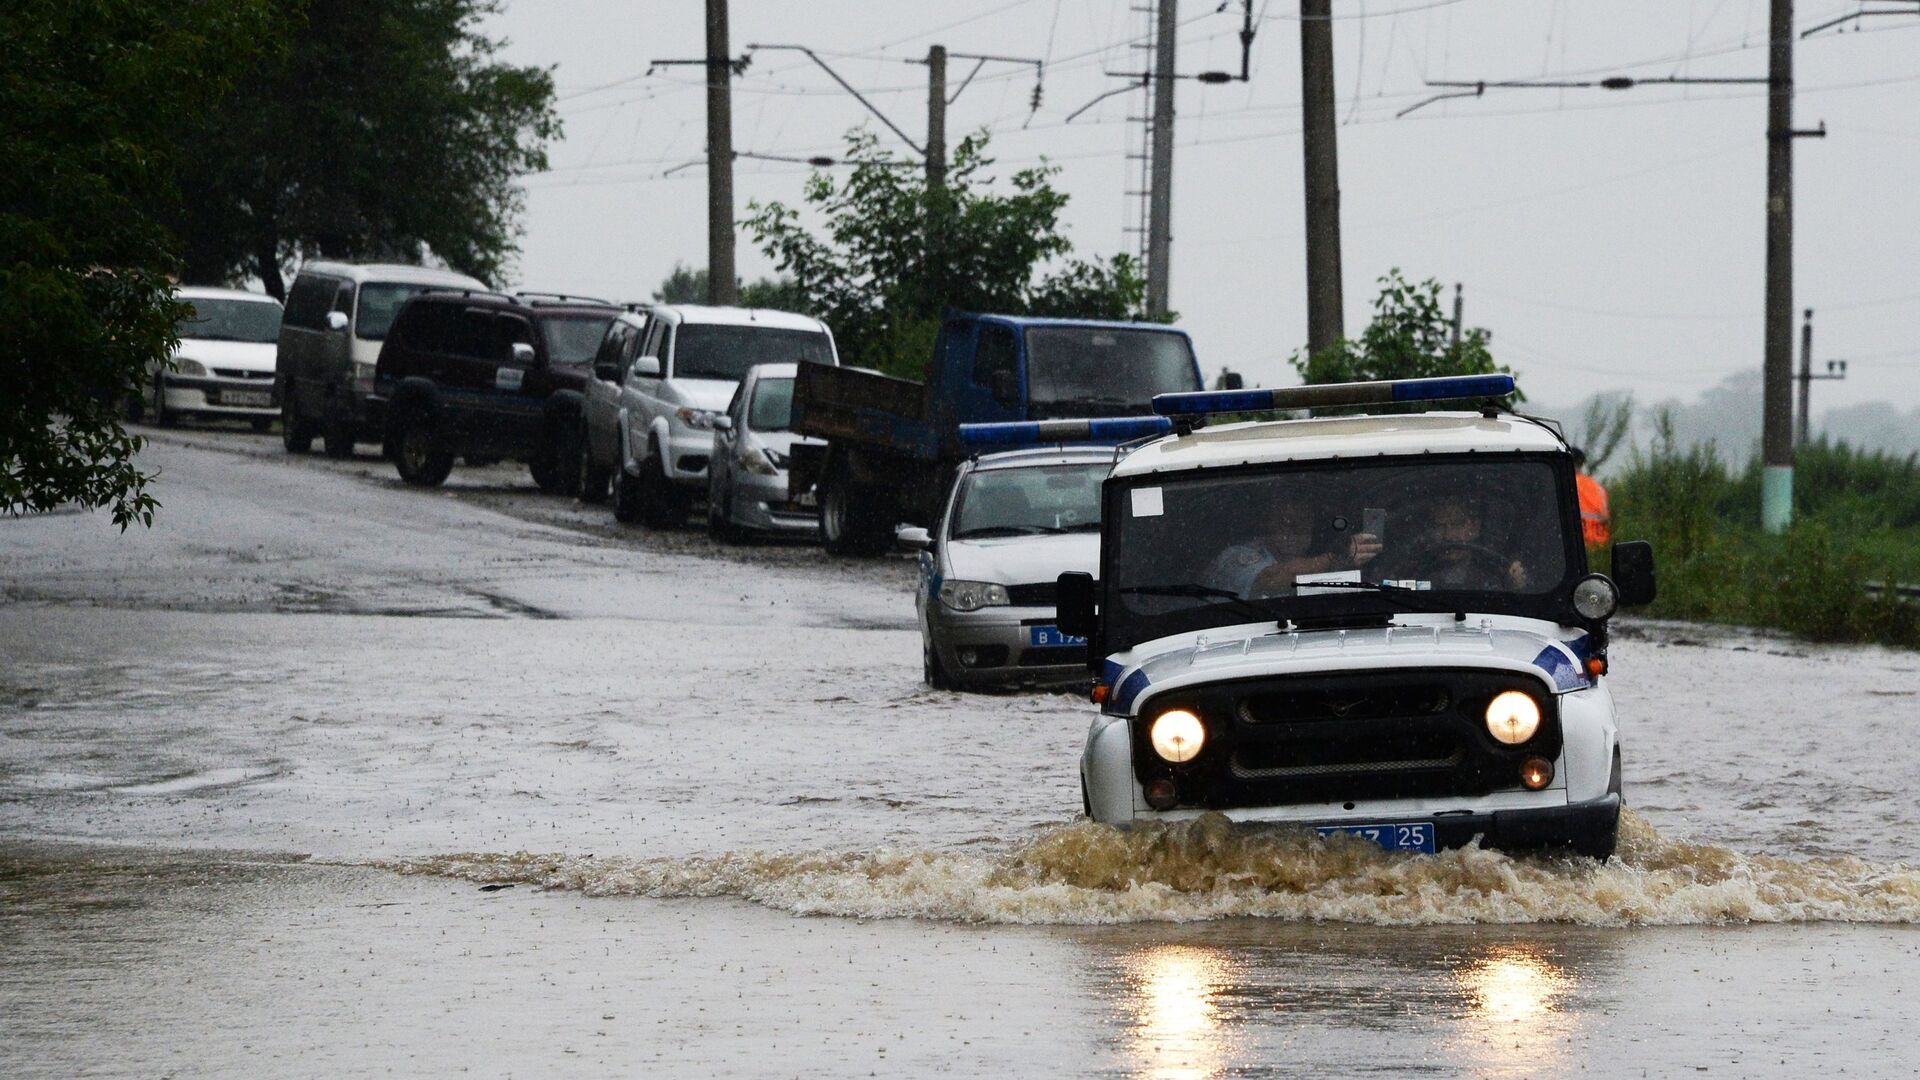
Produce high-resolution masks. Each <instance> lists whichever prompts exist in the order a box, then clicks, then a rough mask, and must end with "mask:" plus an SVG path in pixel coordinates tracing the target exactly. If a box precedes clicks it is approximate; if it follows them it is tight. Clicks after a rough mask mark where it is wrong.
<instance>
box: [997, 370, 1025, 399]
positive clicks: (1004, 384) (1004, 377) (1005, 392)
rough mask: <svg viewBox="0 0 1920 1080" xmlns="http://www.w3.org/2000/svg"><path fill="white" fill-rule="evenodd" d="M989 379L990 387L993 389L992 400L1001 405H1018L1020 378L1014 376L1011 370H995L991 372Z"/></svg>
mask: <svg viewBox="0 0 1920 1080" xmlns="http://www.w3.org/2000/svg"><path fill="white" fill-rule="evenodd" d="M990 381H991V384H992V385H991V389H992V390H993V400H995V401H997V402H999V403H1001V404H1002V405H1018V404H1019V403H1020V380H1019V379H1018V378H1016V377H1014V374H1013V372H1011V371H996V372H994V373H993V377H992V379H991V380H990Z"/></svg>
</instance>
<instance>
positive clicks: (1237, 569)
mask: <svg viewBox="0 0 1920 1080" xmlns="http://www.w3.org/2000/svg"><path fill="white" fill-rule="evenodd" d="M1316 517H1317V514H1316V513H1315V509H1314V504H1313V501H1312V500H1311V499H1310V498H1308V497H1307V496H1305V495H1302V494H1300V493H1298V492H1287V493H1285V494H1283V495H1282V496H1281V497H1279V498H1277V499H1276V500H1275V501H1274V502H1273V504H1272V506H1271V507H1270V508H1269V509H1268V513H1267V520H1266V523H1265V525H1264V528H1263V529H1262V531H1261V534H1260V535H1259V536H1258V537H1257V538H1255V539H1252V540H1248V541H1245V542H1243V543H1239V544H1235V545H1233V546H1232V547H1229V548H1227V549H1226V550H1225V551H1222V552H1221V553H1220V554H1219V556H1218V557H1216V558H1215V559H1214V560H1213V563H1212V565H1210V566H1209V567H1208V568H1207V580H1208V582H1210V583H1211V584H1213V585H1214V586H1215V587H1217V588H1221V589H1228V590H1231V591H1232V592H1233V593H1234V594H1235V595H1236V596H1240V597H1243V598H1246V599H1259V598H1263V597H1271V596H1292V595H1293V579H1294V578H1295V577H1297V576H1299V575H1301V574H1324V573H1329V572H1331V571H1335V570H1357V569H1359V568H1360V567H1361V566H1364V565H1365V564H1367V563H1368V562H1371V561H1372V560H1373V559H1374V557H1375V556H1377V555H1379V554H1380V538H1379V537H1377V536H1375V535H1374V534H1372V533H1367V532H1356V533H1352V534H1350V535H1347V536H1345V537H1342V538H1340V539H1338V540H1336V541H1335V542H1334V544H1333V548H1332V550H1324V549H1323V550H1319V551H1316V550H1315V547H1316V544H1315V542H1314V541H1315V537H1314V521H1315V519H1316Z"/></svg>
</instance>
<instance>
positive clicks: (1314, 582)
mask: <svg viewBox="0 0 1920 1080" xmlns="http://www.w3.org/2000/svg"><path fill="white" fill-rule="evenodd" d="M1116 498H1117V499H1118V500H1119V501H1118V502H1117V503H1116V504H1115V509H1114V512H1113V514H1114V519H1115V520H1114V521H1113V522H1112V525H1111V527H1110V529H1109V531H1108V534H1107V543H1108V551H1109V556H1110V558H1111V566H1110V567H1109V569H1108V577H1109V580H1108V581H1107V583H1106V586H1105V587H1106V589H1107V592H1108V603H1107V606H1106V607H1105V609H1104V610H1105V611H1106V612H1107V613H1108V625H1109V628H1110V635H1109V636H1110V642H1111V643H1112V647H1114V648H1115V649H1119V648H1128V647H1131V645H1132V644H1134V643H1138V642H1140V641H1145V640H1150V639H1152V638H1155V637H1160V636H1163V635H1165V634H1168V633H1180V632H1184V631H1187V630H1193V629H1200V628H1204V627H1206V626H1209V625H1226V624H1232V623H1244V622H1248V621H1252V618H1251V617H1250V612H1251V613H1252V615H1253V616H1256V617H1258V618H1262V619H1275V620H1279V619H1288V618H1301V617H1308V618H1317V617H1322V616H1328V615H1339V614H1341V613H1344V612H1364V613H1375V614H1377V613H1382V612H1393V611H1439V610H1445V611H1458V610H1475V611H1506V612H1513V613H1517V614H1529V613H1531V614H1535V615H1539V616H1540V617H1551V615H1552V614H1554V613H1555V612H1557V611H1558V610H1559V603H1560V597H1561V596H1562V595H1563V594H1564V592H1565V590H1566V588H1567V586H1568V584H1569V581H1568V579H1569V577H1570V575H1571V574H1572V573H1573V572H1574V571H1575V570H1576V569H1577V564H1576V560H1577V559H1578V555H1577V554H1576V553H1577V550H1578V549H1577V548H1575V547H1573V546H1572V545H1571V543H1570V539H1569V530H1568V528H1567V511H1568V503H1567V499H1566V498H1564V497H1563V492H1562V491H1561V487H1560V483H1559V480H1558V474H1557V473H1556V471H1555V468H1554V465H1553V464H1552V463H1551V462H1550V461H1548V460H1546V459H1544V458H1533V459H1525V458H1504V459H1502V460H1488V459H1484V458H1483V459H1476V460H1445V459H1440V460H1433V459H1425V460H1421V461H1419V462H1412V463H1409V462H1407V461H1405V460H1404V459H1403V460H1401V461H1399V462H1394V461H1383V462H1372V463H1365V464H1348V463H1344V462H1341V463H1336V464H1327V463H1312V464H1307V465H1295V466H1282V467H1276V468H1270V469H1263V470H1259V471H1244V472H1242V471H1236V472H1221V473H1213V474H1208V473H1198V472H1196V473H1191V474H1188V475H1186V476H1181V477H1173V476H1153V477H1144V478H1141V479H1140V480H1137V481H1135V482H1134V483H1133V484H1131V485H1129V486H1128V487H1127V488H1125V489H1122V490H1121V491H1119V492H1117V493H1116ZM1573 532H1574V534H1577V529H1576V530H1573Z"/></svg>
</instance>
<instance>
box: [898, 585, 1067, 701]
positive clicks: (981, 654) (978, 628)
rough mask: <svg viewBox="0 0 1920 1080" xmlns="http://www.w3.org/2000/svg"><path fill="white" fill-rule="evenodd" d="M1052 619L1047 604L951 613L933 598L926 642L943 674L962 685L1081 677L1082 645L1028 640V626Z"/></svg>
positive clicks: (1050, 622)
mask: <svg viewBox="0 0 1920 1080" xmlns="http://www.w3.org/2000/svg"><path fill="white" fill-rule="evenodd" d="M1053 620H1054V609H1052V608H1044V607H990V608H982V609H980V610H979V611H954V610H952V609H951V608H948V607H947V606H946V605H945V604H942V603H941V602H940V601H939V600H937V599H935V600H931V601H929V603H928V616H927V626H928V630H929V631H930V633H931V635H932V641H931V642H930V644H931V646H932V648H933V650H934V652H935V653H936V654H937V655H938V656H939V657H940V662H941V664H942V665H943V666H945V667H946V669H947V671H948V673H950V674H951V675H952V676H953V678H954V679H955V681H957V682H959V683H961V684H962V685H966V686H989V685H1011V684H1018V683H1043V684H1048V685H1061V684H1066V683H1072V682H1084V681H1086V680H1087V678H1088V674H1087V662H1086V656H1087V650H1086V647H1085V646H1084V645H1078V646H1062V645H1054V646H1036V645H1034V644H1033V638H1032V630H1033V627H1035V626H1052V625H1053ZM969 661H971V662H969Z"/></svg>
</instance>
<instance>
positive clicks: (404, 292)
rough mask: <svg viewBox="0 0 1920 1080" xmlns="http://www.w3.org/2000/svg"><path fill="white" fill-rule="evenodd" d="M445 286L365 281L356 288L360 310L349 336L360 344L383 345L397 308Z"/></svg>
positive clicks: (397, 312)
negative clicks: (369, 342)
mask: <svg viewBox="0 0 1920 1080" xmlns="http://www.w3.org/2000/svg"><path fill="white" fill-rule="evenodd" d="M445 288H447V286H445V285H397V284H395V283H393V282H390V281H369V282H367V283H366V284H365V285H362V286H360V310H359V312H358V313H357V314H356V315H355V316H354V321H353V332H354V335H355V336H357V337H359V338H360V339H361V340H362V341H384V340H385V339H386V336H387V331H388V330H391V329H393V317H394V316H395V315H398V314H400V305H402V304H404V303H406V302H407V301H408V300H409V299H411V298H413V297H415V296H418V295H420V294H421V293H423V292H426V291H427V290H429V289H445Z"/></svg>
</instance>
